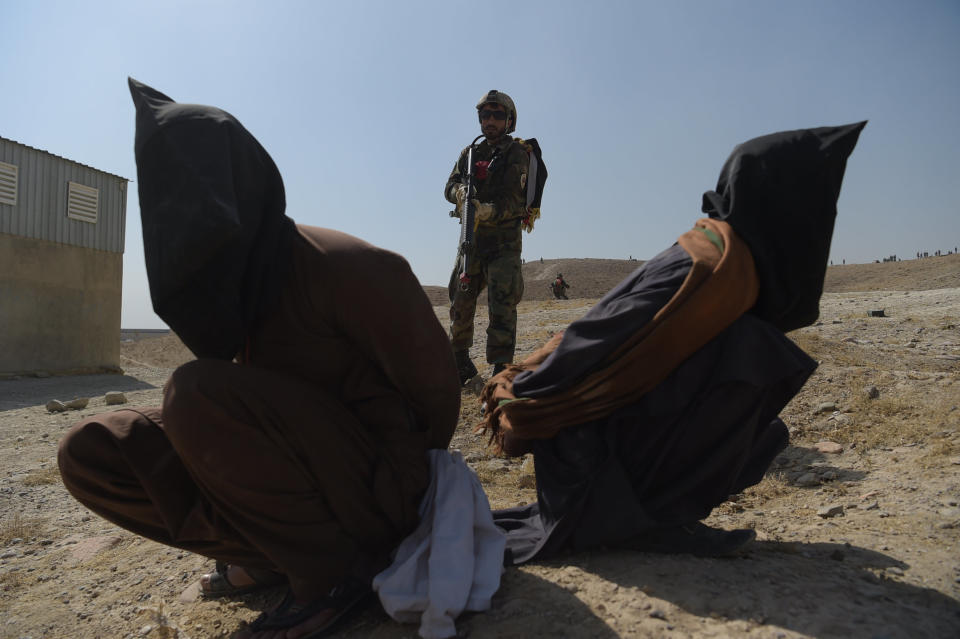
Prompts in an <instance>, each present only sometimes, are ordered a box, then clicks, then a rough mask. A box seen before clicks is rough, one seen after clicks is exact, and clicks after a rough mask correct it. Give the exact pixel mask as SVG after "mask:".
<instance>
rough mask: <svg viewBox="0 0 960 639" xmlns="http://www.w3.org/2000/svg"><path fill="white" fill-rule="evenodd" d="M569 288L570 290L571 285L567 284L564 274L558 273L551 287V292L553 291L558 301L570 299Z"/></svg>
mask: <svg viewBox="0 0 960 639" xmlns="http://www.w3.org/2000/svg"><path fill="white" fill-rule="evenodd" d="M568 288H570V285H569V284H567V281H566V280H565V279H563V273H557V279H555V280H553V284H551V285H550V290H552V291H553V296H554V297H555V298H556V299H558V300H565V299H569V298H568V297H567V289H568Z"/></svg>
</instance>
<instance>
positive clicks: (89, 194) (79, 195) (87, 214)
mask: <svg viewBox="0 0 960 639" xmlns="http://www.w3.org/2000/svg"><path fill="white" fill-rule="evenodd" d="M67 185H68V188H67V217H69V218H70V219H72V220H80V221H81V222H90V223H91V224H96V223H97V203H98V201H99V199H100V191H99V189H95V188H93V187H90V186H84V185H83V184H77V183H76V182H67Z"/></svg>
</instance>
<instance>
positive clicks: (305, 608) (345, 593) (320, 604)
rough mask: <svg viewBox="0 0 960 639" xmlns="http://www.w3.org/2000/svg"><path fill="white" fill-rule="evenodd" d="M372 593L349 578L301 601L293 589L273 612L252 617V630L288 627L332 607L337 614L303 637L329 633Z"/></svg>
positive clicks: (311, 638)
mask: <svg viewBox="0 0 960 639" xmlns="http://www.w3.org/2000/svg"><path fill="white" fill-rule="evenodd" d="M372 594H373V590H371V589H370V586H369V585H368V584H364V583H361V582H360V581H358V580H355V579H348V580H347V581H345V582H343V583H342V584H340V585H339V586H335V587H334V588H333V589H332V590H331V591H330V594H328V595H326V596H323V597H320V598H319V599H314V600H313V601H311V602H309V603H306V604H302V603H297V601H296V599H295V598H294V596H293V592H292V591H287V594H286V596H285V597H284V598H283V601H281V602H280V605H279V606H277V607H276V609H274V610H273V611H271V612H265V613H263V614H261V615H260V616H259V617H257V618H256V619H254V620H253V623H251V624H250V626H249V628H250V630H252V631H254V632H263V631H267V630H288V629H290V628H293V627H295V626H298V625H299V624H301V623H303V622H304V621H306V620H307V619H310V618H311V617H313V616H314V615H316V614H317V613H320V612H323V611H324V610H333V611H334V614H333V616H332V617H330V618H329V619H328V620H327V621H326V622H325V623H324V624H323V625H322V626H320V627H319V628H315V629H313V630H312V631H311V632H308V633H307V634H305V635H301V637H300V639H316V637H324V636H327V635H328V634H329V633H330V632H332V631H333V630H334V629H335V628H336V627H337V626H338V625H339V624H340V623H342V622H343V621H344V620H345V619H347V618H348V617H349V616H350V613H354V612H359V611H360V610H361V609H362V608H363V606H362V605H361V604H363V603H364V602H365V601H367V599H368V598H369V597H370V595H372Z"/></svg>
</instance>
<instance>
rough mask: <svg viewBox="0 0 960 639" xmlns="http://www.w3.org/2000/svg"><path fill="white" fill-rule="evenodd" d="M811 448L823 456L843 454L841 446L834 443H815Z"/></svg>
mask: <svg viewBox="0 0 960 639" xmlns="http://www.w3.org/2000/svg"><path fill="white" fill-rule="evenodd" d="M813 448H814V449H815V450H816V451H817V452H818V453H824V454H825V455H838V454H840V453H842V452H843V446H842V445H840V444H838V443H836V442H829V441H822V442H817V443H816V444H814V445H813Z"/></svg>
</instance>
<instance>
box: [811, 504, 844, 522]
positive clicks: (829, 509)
mask: <svg viewBox="0 0 960 639" xmlns="http://www.w3.org/2000/svg"><path fill="white" fill-rule="evenodd" d="M842 514H843V506H841V505H839V504H836V505H833V506H824V507H823V508H821V509H820V510H818V511H817V515H819V516H820V517H823V518H824V519H828V518H830V517H838V516H840V515H842Z"/></svg>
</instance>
